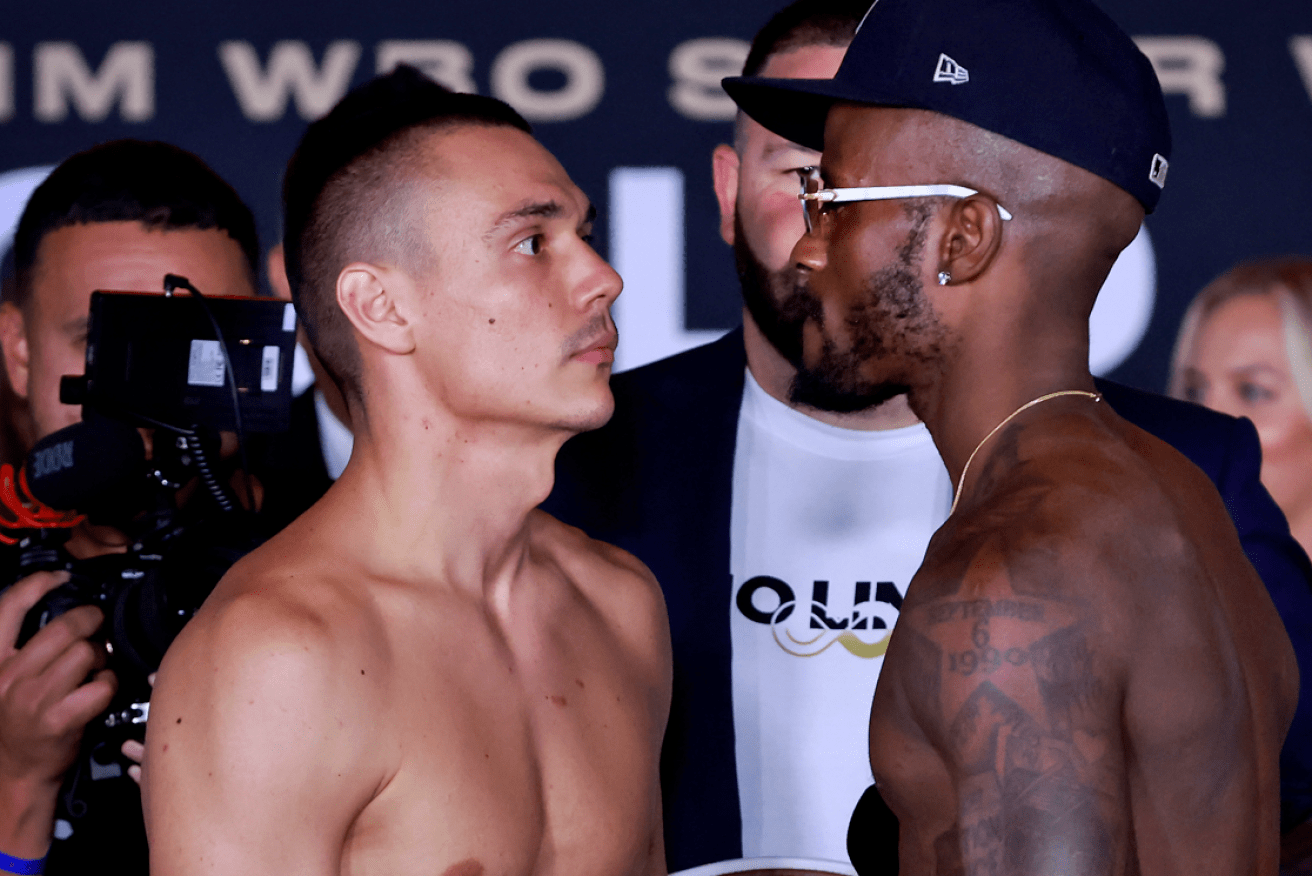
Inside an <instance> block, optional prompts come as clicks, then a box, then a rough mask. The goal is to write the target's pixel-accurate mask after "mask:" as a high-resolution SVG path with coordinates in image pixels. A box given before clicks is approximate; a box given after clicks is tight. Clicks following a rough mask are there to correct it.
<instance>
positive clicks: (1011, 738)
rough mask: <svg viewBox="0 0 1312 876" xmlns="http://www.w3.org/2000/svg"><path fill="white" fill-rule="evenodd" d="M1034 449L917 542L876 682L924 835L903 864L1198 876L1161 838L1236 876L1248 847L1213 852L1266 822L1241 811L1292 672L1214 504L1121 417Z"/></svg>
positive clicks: (1001, 459)
mask: <svg viewBox="0 0 1312 876" xmlns="http://www.w3.org/2000/svg"><path fill="white" fill-rule="evenodd" d="M1029 431H1030V430H1027V429H1025V428H1024V427H1022V428H1018V429H1014V430H1011V431H1010V432H1008V433H1004V434H1003V435H1002V436H1001V437H1002V440H1001V442H1000V444H999V446H998V448H997V450H996V451H995V453H994V455H993V456H992V457H991V459H990V464H989V465H988V466H986V468H985V470H984V472H983V473H982V475H981V479H982V480H981V482H984V481H987V482H988V483H987V489H986V490H981V495H984V496H986V497H987V498H985V499H983V500H982V501H980V502H979V503H978V504H977V505H964V506H963V510H965V511H966V513H965V514H964V515H963V516H962V518H961V519H960V520H953V521H950V522H949V523H948V524H947V525H946V526H945V527H944V528H943V530H941V531H940V533H939V534H938V535H937V536H936V537H935V540H934V542H933V543H931V546H930V548H929V551H928V553H927V556H926V561H925V565H924V566H923V567H922V569H921V571H920V572H919V573H918V574H917V576H916V578H915V579H914V580H913V582H912V584H911V586H910V587H909V589H908V593H907V598H906V601H905V602H904V604H903V607H902V614H901V617H900V619H899V622H898V628H897V633H896V634H895V635H894V637H893V641H892V644H891V646H890V649H889V652H888V655H887V659H886V662H885V665H884V671H883V675H882V676H881V682H880V686H879V690H878V692H877V695H876V703H875V708H874V715H873V718H872V731H871V732H872V760H873V761H874V764H875V772H876V775H877V777H879V778H880V780H881V790H882V791H883V793H884V795H885V798H886V799H887V800H888V802H889V803H890V805H891V806H892V807H893V808H894V810H895V811H898V810H899V809H901V810H902V812H903V813H905V814H906V815H907V816H911V817H909V818H904V820H903V823H904V824H906V823H908V821H910V822H911V823H914V824H917V825H923V826H924V829H921V830H918V831H915V834H916V836H915V839H914V840H912V841H911V842H910V843H909V844H908V845H909V846H910V848H909V849H908V854H909V855H910V856H911V857H910V858H909V859H904V860H925V861H938V862H939V865H938V866H939V870H940V872H942V871H943V870H944V865H945V859H944V858H943V856H944V855H948V856H949V859H951V860H954V861H957V862H958V864H957V865H958V866H963V867H965V868H966V870H967V871H971V869H972V866H980V865H983V864H986V863H987V862H989V861H993V862H999V861H1001V860H1003V855H1004V854H1006V855H1014V854H1016V852H1017V850H1018V849H1019V850H1025V851H1024V855H1025V857H1026V858H1027V860H1028V861H1029V864H1028V865H1027V867H1024V868H1020V869H1018V870H1016V872H1057V871H1058V870H1061V871H1063V872H1067V871H1069V872H1122V870H1123V868H1125V867H1126V866H1129V865H1130V863H1131V862H1133V861H1134V860H1136V856H1137V860H1138V861H1140V862H1142V863H1144V864H1150V863H1151V864H1153V865H1154V867H1161V868H1164V869H1165V868H1173V867H1177V866H1178V865H1180V864H1181V863H1182V862H1193V863H1195V864H1198V865H1199V866H1201V865H1202V864H1203V861H1202V860H1201V859H1200V858H1198V854H1200V853H1196V851H1195V850H1187V851H1182V850H1181V849H1180V848H1179V847H1178V846H1175V847H1170V843H1168V842H1167V841H1166V840H1165V837H1167V836H1177V837H1178V836H1181V835H1186V836H1193V837H1194V838H1195V839H1196V840H1197V841H1198V844H1199V845H1198V847H1197V848H1198V849H1204V848H1206V849H1210V851H1208V852H1207V853H1206V854H1207V855H1211V856H1213V857H1216V856H1218V855H1219V856H1221V857H1223V858H1225V859H1226V860H1227V861H1229V862H1232V863H1234V864H1236V865H1239V864H1241V863H1242V864H1249V863H1250V862H1251V860H1252V857H1253V853H1254V851H1253V850H1254V848H1255V846H1249V847H1244V848H1237V847H1236V848H1229V849H1225V850H1218V849H1216V848H1215V846H1214V845H1209V844H1207V843H1206V842H1205V838H1206V837H1207V836H1208V834H1209V832H1211V831H1216V830H1219V828H1220V826H1221V820H1224V821H1225V823H1227V824H1233V823H1234V822H1235V820H1236V819H1238V820H1240V821H1244V822H1245V823H1248V822H1251V825H1250V827H1251V830H1249V831H1247V832H1246V833H1245V832H1241V833H1240V836H1245V835H1246V836H1248V837H1249V838H1250V839H1251V838H1252V837H1253V836H1255V835H1256V834H1257V832H1259V830H1260V829H1261V828H1260V823H1259V822H1260V818H1263V817H1269V819H1268V820H1269V821H1270V823H1271V824H1275V823H1276V819H1275V813H1265V814H1263V815H1262V816H1257V815H1256V814H1255V813H1254V812H1253V811H1252V806H1251V801H1252V800H1253V799H1254V798H1255V797H1256V796H1258V795H1256V793H1255V792H1256V791H1257V790H1258V789H1259V788H1261V789H1264V790H1269V788H1268V787H1267V786H1268V785H1270V784H1271V783H1272V782H1274V781H1275V779H1276V772H1275V764H1273V763H1266V762H1264V761H1263V760H1262V757H1261V755H1260V752H1262V751H1267V750H1272V746H1271V744H1270V743H1271V742H1272V741H1273V740H1274V741H1275V742H1276V745H1275V746H1274V747H1275V748H1278V739H1279V734H1282V733H1283V732H1284V728H1285V726H1287V723H1288V720H1289V714H1290V713H1289V712H1288V709H1289V707H1290V706H1291V705H1292V702H1293V698H1292V696H1291V695H1290V694H1291V690H1292V689H1291V688H1290V686H1289V685H1288V683H1287V681H1288V679H1287V678H1285V679H1279V680H1278V683H1276V684H1275V685H1274V687H1270V686H1268V683H1269V682H1270V681H1271V680H1272V679H1271V676H1270V673H1269V670H1268V667H1275V668H1276V669H1277V672H1276V675H1277V676H1279V675H1280V674H1281V673H1282V672H1284V671H1286V670H1288V669H1289V668H1290V667H1291V659H1292V655H1290V654H1287V653H1285V652H1284V651H1281V650H1279V647H1273V643H1274V646H1281V644H1282V640H1281V638H1280V637H1279V636H1275V635H1271V633H1272V632H1274V631H1278V630H1279V629H1280V626H1279V620H1278V618H1276V616H1275V612H1274V608H1273V607H1272V606H1271V605H1270V600H1269V598H1267V597H1266V594H1265V590H1264V589H1263V587H1262V585H1261V582H1260V580H1259V579H1258V578H1257V576H1256V574H1255V573H1254V572H1253V570H1252V568H1251V566H1249V564H1248V562H1247V560H1246V558H1245V557H1244V555H1243V553H1242V551H1241V549H1240V547H1239V544H1238V539H1237V537H1236V536H1235V534H1234V531H1233V527H1232V526H1231V525H1230V523H1229V519H1228V517H1227V516H1226V514H1225V511H1224V508H1222V507H1221V505H1220V500H1219V498H1218V497H1217V496H1216V494H1215V491H1214V490H1212V489H1210V485H1209V484H1208V483H1207V481H1206V479H1205V478H1204V476H1203V475H1202V474H1201V473H1200V472H1198V471H1197V470H1196V469H1194V467H1193V466H1192V465H1191V464H1190V463H1188V462H1187V461H1186V460H1184V459H1183V458H1182V457H1179V455H1178V454H1176V453H1175V451H1174V450H1172V449H1171V448H1169V447H1167V446H1166V445H1164V444H1161V442H1158V441H1157V440H1156V439H1153V438H1151V437H1149V436H1147V435H1145V434H1144V433H1142V432H1140V431H1139V430H1137V429H1134V427H1131V426H1128V425H1126V424H1124V423H1123V422H1121V421H1119V419H1117V418H1114V417H1102V418H1100V421H1099V420H1095V419H1093V418H1085V417H1065V418H1053V419H1049V420H1047V421H1044V423H1043V432H1042V433H1039V432H1038V431H1037V430H1035V431H1034V432H1033V433H1032V435H1027V432H1029ZM1245 606H1247V608H1244V607H1245ZM1256 630H1266V632H1267V635H1265V636H1264V635H1262V634H1257V635H1254V633H1255V631H1256ZM1284 647H1285V650H1286V651H1287V650H1288V649H1287V643H1286V644H1285V645H1284ZM1258 667H1263V669H1261V670H1259V669H1258ZM881 735H882V736H883V737H884V738H885V739H887V740H889V741H886V742H885V741H881ZM917 774H918V775H917ZM1222 775H1223V776H1224V779H1221V778H1220V777H1221V776H1222ZM913 779H915V780H917V781H920V782H921V783H922V784H921V787H920V790H916V788H915V782H914V781H912V780H913ZM924 783H928V784H930V785H937V786H938V788H939V791H940V792H941V793H939V794H928V793H924V790H923V788H924ZM1222 787H1224V789H1225V790H1224V792H1222V791H1221V790H1220V789H1221V788H1222ZM1127 790H1128V793H1129V799H1130V801H1131V805H1130V806H1129V807H1127V806H1126V805H1125V799H1126V793H1127ZM944 800H951V801H953V802H952V803H949V804H946V805H945V804H943V803H941V802H939V801H944ZM1184 801H1188V802H1187V803H1186V802H1184ZM1149 812H1155V813H1159V814H1156V815H1154V816H1153V817H1151V818H1148V817H1145V816H1146V815H1147V814H1148V813H1149ZM1160 813H1166V814H1160ZM1205 813H1212V814H1213V815H1211V816H1209V815H1206V814H1205ZM1219 813H1224V815H1220V814H1219ZM1003 825H1005V826H1006V829H1005V831H1003V830H1002V829H1001V827H1002V826H1003ZM954 856H960V857H959V858H958V857H954ZM1070 861H1079V862H1080V866H1079V867H1076V868H1075V869H1073V870H1072V869H1070V868H1069V867H1065V868H1063V867H1061V866H1059V865H1060V864H1062V862H1070ZM947 869H948V870H949V871H950V869H951V868H950V867H949V868H947ZM1148 871H1149V868H1148V867H1145V869H1144V872H1148ZM1154 871H1156V870H1154ZM1234 872H1242V871H1241V870H1235V871H1234Z"/></svg>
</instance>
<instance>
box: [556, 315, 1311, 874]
mask: <svg viewBox="0 0 1312 876" xmlns="http://www.w3.org/2000/svg"><path fill="white" fill-rule="evenodd" d="M746 367H747V357H746V352H745V350H744V347H743V335H742V329H738V330H735V331H733V332H730V333H729V334H728V335H726V336H725V337H723V338H721V339H720V340H718V341H714V342H712V343H710V344H707V345H705V346H702V347H698V348H696V349H694V350H689V351H688V352H686V353H681V354H679V355H677V356H673V357H671V358H669V359H664V360H662V361H660V362H656V363H653V364H651V365H647V366H644V367H642V368H638V369H635V370H633V371H629V372H625V373H623V374H619V375H616V376H615V377H614V379H613V380H612V381H611V387H612V389H613V390H614V393H615V415H614V417H612V418H611V421H610V422H609V423H608V424H607V425H606V426H604V427H603V428H601V429H598V430H597V431H595V432H589V433H586V434H583V435H579V436H577V437H575V438H573V439H571V440H570V441H569V442H568V443H566V445H565V446H564V448H563V449H562V450H561V452H560V456H559V457H558V458H557V462H556V486H555V489H554V491H553V492H552V494H551V496H550V497H549V498H548V499H547V501H546V502H545V503H544V504H543V506H542V507H543V508H544V509H545V510H547V511H549V512H551V513H552V514H554V515H555V516H556V517H558V518H560V519H561V520H563V521H565V522H567V523H570V524H573V525H575V526H578V527H579V528H581V529H583V530H584V531H585V532H587V533H588V534H589V535H591V536H592V537H594V538H597V539H600V540H602V541H607V542H610V543H612V544H615V545H618V546H620V547H622V548H624V549H625V550H627V551H629V552H631V553H632V554H634V555H635V556H637V557H638V559H640V560H642V561H643V562H644V563H646V564H647V566H648V567H650V568H651V570H652V572H653V573H654V574H655V575H656V579H657V580H658V581H660V583H661V587H662V589H663V590H664V593H665V602H666V605H667V607H668V609H669V613H670V633H671V636H672V639H673V646H674V701H673V704H672V706H671V711H670V723H669V727H668V729H667V730H666V733H665V745H664V748H663V749H662V752H661V790H662V793H663V795H664V809H665V845H666V858H667V861H668V863H669V868H670V870H671V871H672V872H673V871H677V870H683V869H687V868H689V867H696V866H699V865H702V864H707V863H711V862H714V861H723V860H729V859H733V858H740V857H742V822H741V817H740V810H739V804H738V784H737V781H738V777H737V767H736V765H735V762H734V735H733V697H732V692H731V690H730V673H731V667H730V641H729V616H730V615H729V611H730V605H731V603H732V598H731V587H732V581H731V580H730V572H729V514H730V505H731V502H732V490H733V455H734V444H735V441H736V440H737V436H738V411H739V408H740V406H741V404H742V394H743V382H744V374H745V371H746ZM1098 389H1099V390H1100V391H1101V392H1102V393H1103V395H1104V397H1105V398H1106V400H1107V401H1108V403H1110V404H1111V406H1112V407H1113V408H1114V409H1115V410H1116V412H1117V413H1118V414H1120V415H1121V416H1122V417H1124V418H1125V419H1126V420H1129V421H1130V422H1132V423H1134V424H1135V425H1137V426H1139V427H1140V428H1142V429H1145V430H1146V431H1148V432H1151V433H1152V434H1154V435H1156V436H1157V437H1159V438H1161V439H1162V440H1164V441H1166V442H1168V443H1169V444H1171V445H1173V446H1174V447H1175V448H1176V449H1177V450H1179V451H1180V452H1181V453H1183V454H1184V455H1185V456H1187V457H1188V458H1189V459H1191V460H1192V461H1193V462H1194V463H1195V464H1196V465H1198V467H1199V468H1201V469H1202V470H1203V471H1204V472H1206V473H1207V475H1208V476H1209V477H1210V478H1211V479H1212V480H1213V482H1215V484H1216V486H1217V489H1218V490H1219V492H1220V493H1221V495H1222V497H1223V498H1224V499H1225V503H1226V507H1227V508H1228V509H1229V510H1230V515H1231V517H1232V518H1234V521H1235V525H1236V527H1237V528H1238V531H1239V537H1240V540H1241V541H1242V542H1243V545H1244V550H1245V551H1246V552H1247V554H1248V557H1249V559H1250V560H1251V561H1252V563H1253V565H1254V566H1255V567H1256V569H1257V571H1258V573H1259V574H1260V575H1261V577H1262V580H1263V581H1264V582H1265V583H1266V585H1267V587H1268V589H1269V590H1270V591H1271V596H1272V598H1273V599H1274V601H1275V603H1276V608H1277V609H1278V610H1279V611H1280V616H1281V617H1282V618H1284V621H1285V625H1286V627H1287V628H1288V630H1289V634H1290V637H1291V638H1292V639H1293V640H1294V645H1295V648H1296V649H1297V651H1298V657H1299V666H1300V669H1301V670H1302V671H1303V673H1304V677H1309V678H1312V567H1310V566H1309V564H1308V558H1307V556H1306V555H1305V554H1304V553H1303V550H1302V549H1301V548H1300V547H1299V546H1298V543H1297V542H1295V541H1294V539H1293V538H1292V537H1291V536H1290V534H1289V526H1288V524H1287V523H1286V522H1285V518H1284V515H1283V514H1281V512H1280V509H1279V508H1277V507H1276V505H1275V503H1274V502H1273V501H1272V500H1271V497H1270V496H1269V495H1268V494H1267V492H1266V489H1265V488H1263V487H1262V485H1261V483H1259V481H1258V473H1259V469H1260V467H1261V452H1260V449H1259V445H1258V442H1257V432H1256V430H1255V429H1254V428H1253V425H1252V424H1251V423H1250V422H1249V421H1248V420H1238V419H1235V418H1233V417H1228V416H1226V415H1224V414H1218V413H1215V412H1213V411H1209V410H1207V409H1205V408H1201V407H1198V406H1196V405H1191V404H1187V403H1185V402H1180V401H1176V400H1174V399H1169V398H1164V397H1162V396H1157V395H1153V394H1151V393H1146V392H1141V391H1139V390H1136V389H1131V388H1130V387H1126V386H1121V385H1119V384H1115V383H1110V382H1107V381H1098ZM1309 699H1312V698H1304V699H1301V700H1300V704H1299V712H1298V716H1297V718H1296V719H1295V723H1294V727H1293V728H1292V729H1291V731H1290V736H1289V739H1290V744H1289V745H1286V748H1285V756H1284V759H1283V761H1282V781H1283V784H1284V793H1285V799H1286V803H1287V806H1290V807H1293V808H1297V807H1300V806H1301V807H1304V809H1312V702H1309V701H1308V700H1309ZM1295 740H1298V743H1297V744H1295ZM1300 811H1302V810H1300ZM1292 815H1293V813H1292V811H1291V817H1292Z"/></svg>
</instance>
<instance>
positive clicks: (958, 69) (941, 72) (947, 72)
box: [934, 55, 970, 85]
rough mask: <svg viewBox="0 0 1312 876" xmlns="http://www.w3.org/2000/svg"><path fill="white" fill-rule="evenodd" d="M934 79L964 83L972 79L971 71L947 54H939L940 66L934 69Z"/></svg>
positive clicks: (958, 83)
mask: <svg viewBox="0 0 1312 876" xmlns="http://www.w3.org/2000/svg"><path fill="white" fill-rule="evenodd" d="M934 81H935V82H950V83H952V84H953V85H962V84H964V83H967V82H969V81H970V72H969V71H967V70H966V68H965V67H963V66H961V65H960V64H958V63H957V62H956V61H954V60H952V59H951V58H949V57H948V56H947V55H939V56H938V66H937V67H936V68H935V69H934Z"/></svg>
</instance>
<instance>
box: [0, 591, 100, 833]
mask: <svg viewBox="0 0 1312 876" xmlns="http://www.w3.org/2000/svg"><path fill="white" fill-rule="evenodd" d="M67 580H68V574H67V573H65V572H58V573H52V572H38V573H37V574H35V575H31V576H29V577H27V578H24V579H23V580H21V581H19V582H17V583H16V584H14V585H13V586H12V587H10V588H9V589H8V590H6V591H5V592H4V593H3V594H0V851H3V852H6V853H8V854H10V855H16V856H20V857H41V856H42V855H44V854H45V852H46V849H47V848H48V847H49V845H50V836H51V830H52V828H53V825H54V812H55V798H56V795H57V794H58V792H59V786H60V783H61V782H62V781H63V777H64V773H65V772H67V770H68V768H69V767H70V766H71V765H72V763H73V760H74V758H76V757H77V751H78V745H79V744H80V742H81V740H82V731H83V730H84V729H85V728H86V725H87V723H88V722H89V721H90V720H91V719H92V718H94V717H95V716H96V715H98V714H99V713H100V712H102V711H104V709H105V708H106V707H107V706H108V705H109V701H110V699H111V698H112V697H113V695H114V691H115V689H116V688H117V682H116V681H115V679H114V675H113V673H112V672H110V671H109V670H107V669H105V668H104V666H105V657H106V655H105V650H104V648H103V647H101V646H100V645H97V644H93V643H92V642H90V641H88V637H89V636H91V635H92V634H93V633H95V631H96V630H97V629H98V628H99V627H100V624H101V621H102V619H103V618H102V615H101V613H100V610H99V609H97V608H95V607H92V606H82V607H79V608H75V609H73V610H72V611H69V612H67V613H65V614H63V615H60V616H59V617H57V618H55V619H54V620H53V621H51V622H50V623H49V624H47V625H46V626H45V627H44V628H43V629H41V630H39V631H38V632H37V634H36V635H34V636H33V637H32V639H31V640H30V641H29V642H27V644H25V645H24V646H23V647H22V648H17V647H16V642H17V639H18V633H19V629H20V628H21V627H22V624H23V618H24V617H25V616H26V615H27V612H28V610H29V609H31V608H32V606H34V605H36V603H37V602H38V601H40V599H41V597H42V596H44V595H45V594H46V593H48V592H49V591H51V590H53V589H54V588H55V587H58V586H59V585H60V584H62V583H64V582H65V581H67ZM92 673H95V674H94V676H93V677H91V678H90V679H89V680H88V676H89V675H91V674H92Z"/></svg>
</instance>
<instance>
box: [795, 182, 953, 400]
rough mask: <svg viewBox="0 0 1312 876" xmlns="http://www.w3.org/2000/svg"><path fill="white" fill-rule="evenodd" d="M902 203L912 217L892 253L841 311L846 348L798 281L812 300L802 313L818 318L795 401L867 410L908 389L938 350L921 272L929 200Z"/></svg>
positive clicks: (938, 335)
mask: <svg viewBox="0 0 1312 876" xmlns="http://www.w3.org/2000/svg"><path fill="white" fill-rule="evenodd" d="M906 211H907V213H908V215H910V216H911V217H912V219H913V224H912V227H911V230H910V231H909V232H908V234H907V238H906V240H905V241H903V243H902V245H901V246H900V247H899V248H898V250H897V252H896V260H895V261H894V262H893V263H892V264H889V265H886V266H885V267H883V268H880V269H879V270H877V271H875V272H874V273H873V274H871V275H870V276H869V277H867V278H866V281H865V283H864V284H863V287H862V292H861V295H860V296H859V298H858V300H857V302H856V303H855V304H853V305H852V306H851V307H850V309H849V311H848V313H847V315H846V316H845V317H844V324H845V327H846V329H847V332H848V337H849V338H850V343H849V345H848V347H847V349H839V348H838V346H837V345H836V344H835V343H834V340H833V338H832V337H831V336H830V335H829V334H828V333H827V332H826V331H825V325H824V314H823V310H822V309H821V307H820V302H819V300H818V299H817V298H816V297H815V296H814V295H813V294H811V292H810V290H809V289H807V288H806V286H805V283H804V281H799V287H798V290H799V294H801V295H803V296H804V297H806V298H807V299H808V300H809V301H810V302H811V303H810V305H809V308H810V309H809V312H808V318H809V319H813V320H814V321H815V322H816V324H817V326H818V327H819V329H820V334H821V337H822V339H823V340H822V346H821V350H820V356H819V358H818V359H817V360H816V361H815V362H813V363H811V364H809V365H808V364H807V363H805V362H800V363H799V367H798V370H797V375H796V376H795V377H794V379H793V383H792V386H791V387H790V390H789V398H790V400H791V401H792V402H793V403H794V404H801V405H807V406H810V407H813V408H817V409H819V410H825V411H831V412H835V413H854V412H857V411H862V410H867V409H869V408H872V407H875V406H877V405H880V404H883V403H884V402H886V401H888V400H889V399H891V398H894V397H896V396H898V395H902V394H903V393H906V392H909V391H910V388H911V383H912V375H913V374H916V375H918V374H921V373H922V372H923V371H924V369H925V368H927V367H932V365H933V363H934V362H935V361H937V360H938V359H940V358H941V357H942V353H943V339H944V332H943V327H942V325H941V324H940V323H939V322H938V319H937V317H936V316H935V314H934V312H933V309H932V308H931V306H930V304H929V300H928V298H926V296H925V290H924V286H923V284H922V282H921V279H920V265H921V258H922V256H923V254H924V249H925V242H926V240H927V237H928V231H927V228H928V225H929V219H930V216H931V215H932V213H931V210H930V207H929V205H927V204H908V205H907V206H906ZM872 363H876V364H878V365H882V366H884V367H883V368H882V369H881V370H882V371H883V372H884V374H883V376H882V377H880V378H879V379H877V380H872V379H870V378H867V377H866V376H865V371H866V370H867V367H868V366H869V365H870V364H872Z"/></svg>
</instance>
